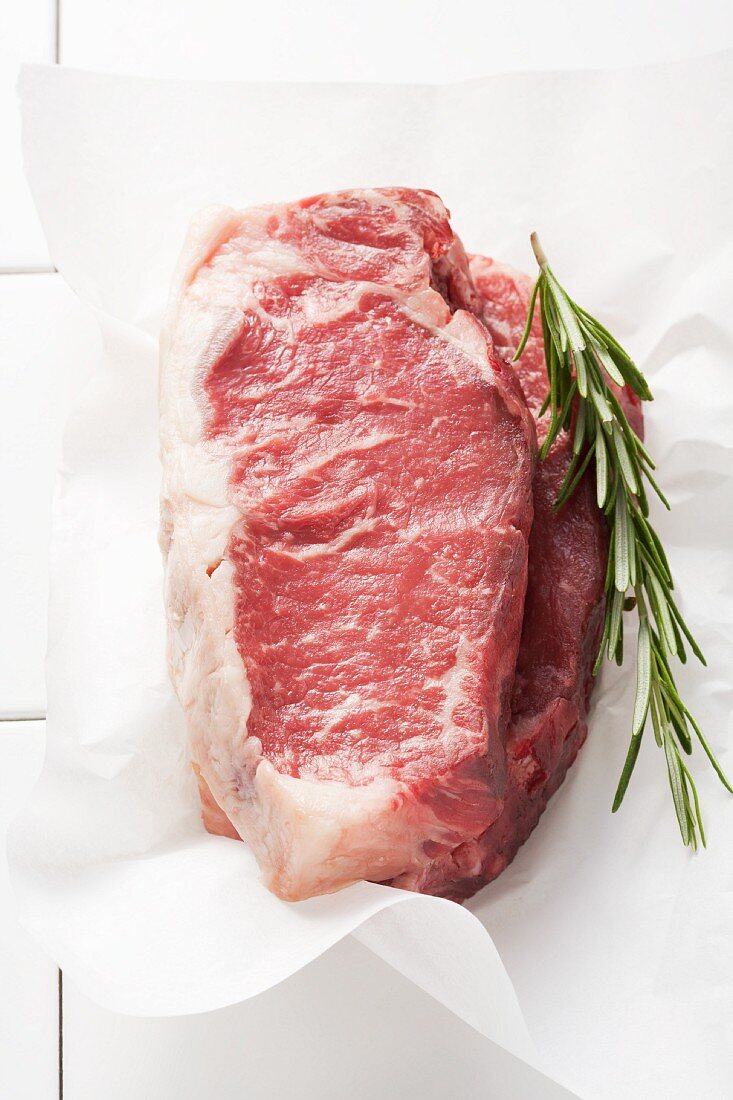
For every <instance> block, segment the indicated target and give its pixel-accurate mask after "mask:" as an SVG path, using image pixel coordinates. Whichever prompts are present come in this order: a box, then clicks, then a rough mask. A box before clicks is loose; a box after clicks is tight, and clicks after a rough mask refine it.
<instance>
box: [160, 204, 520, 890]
mask: <svg viewBox="0 0 733 1100" xmlns="http://www.w3.org/2000/svg"><path fill="white" fill-rule="evenodd" d="M465 306H469V307H473V308H476V299H475V295H474V292H473V289H472V286H471V280H470V277H469V275H468V269H467V262H466V258H465V255H464V253H463V250H462V248H461V246H460V243H459V242H458V241H457V239H456V237H455V236H454V235H453V233H452V230H451V228H450V225H449V222H448V217H447V213H446V211H445V209H444V207H443V205H442V203H441V202H440V200H439V199H438V198H437V197H436V196H434V195H432V194H431V193H429V192H423V191H407V190H396V189H391V190H374V191H352V192H344V193H340V194H331V195H322V196H318V197H316V198H312V199H308V200H305V201H303V202H299V203H294V204H291V205H283V206H268V207H261V208H257V209H254V210H250V211H247V212H245V213H236V212H234V211H232V210H222V209H219V210H215V211H212V212H209V213H208V214H206V215H205V216H204V217H202V218H201V219H200V220H199V221H198V223H196V224H195V225H194V227H193V228H192V230H191V233H190V236H189V239H188V242H187V244H186V247H185V250H184V254H183V257H182V259H181V263H180V267H179V271H178V275H177V279H176V283H175V287H174V292H173V295H172V299H171V305H170V308H169V313H168V318H167V324H166V329H165V333H164V337H163V341H162V378H161V441H162V455H163V464H164V496H163V508H162V527H161V541H162V545H163V549H164V553H165V555H166V606H167V614H168V620H169V663H170V670H171V675H172V679H173V683H174V685H175V688H176V690H177V693H178V696H179V698H180V701H181V703H182V706H183V709H184V712H185V715H186V719H187V723H188V729H189V735H190V743H191V752H192V757H193V762H194V766H195V768H196V770H197V773H198V774H199V777H200V786H201V791H202V801H203V806H204V812H205V817H206V822H207V825H208V826H209V827H210V828H211V829H212V831H216V832H227V833H229V834H230V835H237V834H238V835H240V836H241V837H242V838H244V839H245V840H246V841H247V843H248V844H249V845H250V846H251V847H252V849H253V851H254V853H255V855H256V857H257V859H258V862H259V865H260V868H261V871H262V875H263V878H264V881H265V882H266V884H267V885H268V886H269V887H270V889H272V890H274V891H275V892H276V893H278V894H279V895H280V896H281V897H283V898H288V899H297V898H304V897H308V896H311V895H314V894H319V893H323V892H326V891H331V890H335V889H338V888H340V887H342V886H345V885H347V884H348V883H350V882H353V881H355V880H358V879H364V878H366V879H375V880H382V881H383V880H387V879H390V878H393V877H395V876H401V875H417V876H419V875H420V874H421V872H422V870H423V869H424V868H425V867H428V866H432V865H433V863H434V861H435V859H436V857H439V856H441V855H443V854H446V853H451V852H453V851H454V849H456V847H458V846H465V844H466V842H470V841H471V840H472V839H474V838H479V837H480V836H482V835H483V834H485V833H486V830H487V829H488V828H489V826H491V825H492V823H494V822H495V821H496V820H497V819H498V818H499V817H500V815H501V814H502V810H503V809H504V798H505V787H506V771H505V741H504V739H505V727H506V722H507V719H508V714H509V699H510V692H511V686H512V680H513V674H514V666H515V662H516V656H517V649H518V645H519V638H520V633H521V622H522V610H523V604H524V593H525V587H526V569H527V541H528V535H529V529H530V524H531V517H532V493H531V479H532V468H533V452H534V447H535V439H534V428H533V425H532V421H531V418H530V416H529V414H528V411H527V408H526V405H525V403H524V401H523V400H522V397H521V393H520V392H519V391H518V388H517V387H516V383H515V381H514V379H513V376H512V374H511V372H510V371H509V370H508V369H507V368H506V366H505V365H504V364H503V363H502V362H501V361H500V360H499V359H497V357H496V355H495V354H494V351H493V348H492V344H491V341H490V339H489V338H488V335H487V332H486V329H485V328H484V326H483V325H482V324H481V323H480V322H479V321H478V320H477V319H476V317H475V316H473V315H471V313H469V312H466V310H465V309H464V308H461V307H465ZM452 311H453V312H452Z"/></svg>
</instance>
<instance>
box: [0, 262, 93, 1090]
mask: <svg viewBox="0 0 733 1100" xmlns="http://www.w3.org/2000/svg"><path fill="white" fill-rule="evenodd" d="M97 349H98V330H97V326H96V323H95V321H94V320H93V318H92V317H91V315H90V314H89V313H88V311H87V309H86V307H82V305H81V304H80V303H79V302H78V300H77V299H76V297H75V296H74V295H73V294H72V292H71V291H70V290H69V289H68V287H67V286H66V284H65V283H64V282H63V280H62V279H61V277H60V276H59V275H2V276H0V409H2V431H1V432H0V469H2V484H3V507H2V509H0V546H2V557H1V559H0V560H1V561H2V568H1V569H0V606H1V607H2V609H3V613H2V615H1V616H0V716H2V717H6V718H20V717H24V716H38V715H43V713H44V709H45V688H44V682H43V660H44V653H45V648H46V599H47V592H48V580H47V576H48V541H49V531H50V518H51V492H52V487H53V482H54V476H55V470H56V467H57V464H58V459H59V453H60V442H61V434H62V429H63V425H64V421H65V419H66V415H67V411H68V408H69V405H70V403H71V401H72V399H73V397H74V395H75V394H76V393H77V391H78V390H79V388H80V386H81V384H82V382H83V380H84V379H85V378H86V376H87V374H88V372H89V370H90V367H92V366H93V365H94V362H95V359H96V354H97ZM1 1095H2V1093H0V1096H1Z"/></svg>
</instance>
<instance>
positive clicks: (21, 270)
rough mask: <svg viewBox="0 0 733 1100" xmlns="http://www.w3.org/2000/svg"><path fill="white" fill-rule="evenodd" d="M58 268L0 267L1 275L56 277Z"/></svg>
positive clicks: (36, 266)
mask: <svg viewBox="0 0 733 1100" xmlns="http://www.w3.org/2000/svg"><path fill="white" fill-rule="evenodd" d="M58 270H59V269H58V268H57V267H54V266H53V265H52V264H37V265H35V264H27V265H26V266H21V267H0V276H2V275H57V274H58Z"/></svg>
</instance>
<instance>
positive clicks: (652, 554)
mask: <svg viewBox="0 0 733 1100" xmlns="http://www.w3.org/2000/svg"><path fill="white" fill-rule="evenodd" d="M531 242H532V250H533V252H534V254H535V258H536V260H537V263H538V265H539V275H538V277H537V281H536V283H535V285H534V289H533V291H532V297H531V299H530V304H529V312H528V316H527V323H526V325H525V329H524V333H523V335H522V339H521V341H520V344H519V347H518V348H517V350H516V353H515V355H514V359H515V360H517V359H519V357H520V356H521V354H522V352H523V351H524V348H525V346H526V344H527V340H528V338H529V334H530V330H531V328H532V320H533V317H534V312H535V307H536V305H537V303H538V302H539V309H540V318H541V321H542V335H543V343H544V351H545V363H546V366H547V376H548V381H549V385H550V391H549V394H548V398H547V401H546V402H545V405H544V406H543V408H542V410H541V412H542V413H544V412H545V411H549V423H548V429H547V436H546V437H545V440H544V442H543V444H542V446H541V448H540V460H544V459H545V458H546V457H547V455H548V454H549V452H550V448H551V447H552V445H553V443H554V442H555V440H556V439H557V437H558V435H559V434H560V432H563V431H565V432H568V431H570V430H571V429H572V432H573V436H572V444H573V445H572V456H571V459H570V464H569V466H568V469H567V473H566V475H565V479H564V481H563V484H562V486H561V488H560V491H559V493H558V496H557V500H556V502H555V507H556V508H561V507H562V506H563V505H564V504H565V503H566V502H567V500H569V498H570V497H571V496H572V494H573V493H574V491H575V489H576V488H577V486H578V484H579V483H580V481H581V479H582V477H583V475H584V473H585V471H586V469H588V467H589V466H590V464H591V462H593V464H594V468H595V483H596V499H597V501H598V507H599V508H600V509H601V510H602V511H603V514H604V515H605V517H606V521H607V523H608V528H609V542H608V547H609V549H608V562H607V568H606V584H605V591H606V613H605V620H604V626H603V635H602V638H601V645H600V648H599V650H598V655H597V658H596V662H595V666H594V668H593V675H594V676H595V675H596V674H597V673H598V671H599V669H600V666H601V664H602V662H603V658H604V655H605V656H607V657H608V658H609V659H611V660H615V661H616V662H617V663H618V664H621V662H622V660H623V637H624V612H629V611H631V610H635V611H636V617H637V623H638V625H637V631H638V644H637V657H636V697H635V700H634V710H633V716H632V723H631V740H630V743H629V748H628V752H627V755H626V761H625V763H624V766H623V770H622V772H621V778H620V779H619V783H618V787H617V789H616V795H615V797H614V800H613V811H614V813H615V811H616V810H618V808H619V806H620V805H621V803H622V801H623V798H624V795H625V794H626V790H627V788H628V785H629V780H630V778H631V774H632V772H633V770H634V765H635V764H636V760H637V757H638V754H639V748H640V746H641V740H642V736H643V734H644V730H645V729H646V727H647V724H648V722H649V720H650V719H651V725H652V729H653V731H654V738H655V741H656V743H657V745H658V746H659V747H660V748H661V749H663V750H664V759H665V763H666V768H667V778H668V780H669V786H670V790H671V792H672V800H673V802H674V808H675V813H676V815H677V822H678V824H679V828H680V833H681V834H682V840H683V842H684V843H685V844H686V845H689V846H691V847H692V848H696V847H697V843H698V832H699V837H700V840H701V842H702V844H703V845H704V844H705V830H704V828H703V822H702V816H701V814H700V805H699V801H698V795H697V790H696V788H695V782H694V780H693V778H692V775H691V773H690V771H689V769H688V767H687V765H686V764H685V762H684V760H683V755H685V756H689V755H690V753H691V752H692V745H693V735H694V736H695V737H696V738H697V740H698V741H699V742H700V745H701V746H702V748H703V750H704V752H705V754H706V755H707V757H708V759H709V761H710V763H711V764H712V766H713V768H714V770H715V772H716V773H717V775H718V777H719V779H720V781H721V783H723V785H724V786H725V787H726V788H727V790H729V791H730V792H731V793H732V794H733V787H731V785H730V783H729V782H728V780H727V778H726V776H725V775H724V773H723V770H722V768H721V767H720V764H719V763H718V761H717V760H716V758H715V755H714V754H713V752H712V749H711V748H710V746H709V745H708V743H707V741H706V740H705V737H704V736H703V734H702V732H701V730H700V727H699V726H698V724H697V722H696V721H695V719H694V718H693V717H692V715H691V714H690V712H689V710H688V709H687V707H686V706H685V704H684V702H683V701H682V698H681V697H680V694H679V692H678V690H677V686H676V684H675V680H674V674H673V671H672V662H673V659H674V658H676V659H678V660H680V661H682V662H684V661H686V660H687V652H686V648H685V644H687V645H689V647H690V649H691V650H692V652H693V653H694V655H695V656H696V657H697V659H698V660H699V661H701V662H702V664H705V658H704V657H703V655H702V653H701V651H700V649H699V647H698V645H697V643H696V642H695V640H694V638H693V636H692V634H691V632H690V630H689V628H688V626H687V624H686V623H685V621H684V619H683V618H682V615H681V613H680V611H679V609H678V607H677V604H676V603H675V601H674V598H673V597H672V589H673V587H674V585H673V581H672V574H671V572H670V568H669V562H668V561H667V556H666V554H665V552H664V548H663V547H662V543H661V541H660V539H659V536H658V535H657V533H656V531H655V530H654V528H653V527H652V525H651V523H650V522H649V503H648V497H647V487H649V488H651V489H652V491H653V492H654V493H656V495H657V496H658V497H659V499H660V500H661V501H662V503H663V504H664V506H665V507H666V508H669V504H668V502H667V500H666V499H665V497H664V494H663V493H662V491H661V489H660V488H659V486H658V485H657V483H656V481H655V479H654V477H653V476H652V472H651V471H652V470H653V469H654V463H653V461H652V459H651V456H650V455H649V452H648V451H647V450H646V448H645V447H644V444H643V443H642V441H641V440H640V439H639V437H638V436H637V435H636V433H635V431H634V429H633V428H632V427H631V424H630V423H629V421H628V418H627V417H626V414H625V412H624V409H623V405H622V403H621V401H620V400H619V397H618V391H614V388H613V384H615V385H616V387H621V386H624V385H626V386H627V387H628V388H629V389H630V390H632V391H633V392H634V393H635V394H636V395H637V396H638V397H639V398H641V400H642V401H650V400H651V399H652V394H651V392H650V390H649V387H648V385H647V383H646V380H645V378H644V376H643V374H642V373H641V371H640V370H639V369H638V368H637V367H636V366H635V364H634V363H633V361H632V360H631V358H630V357H629V356H628V355H627V353H626V352H625V351H624V350H623V348H622V347H621V345H620V344H619V343H618V341H617V340H615V339H614V338H613V336H611V334H610V333H609V332H608V331H607V330H606V329H605V328H604V327H603V325H602V324H600V322H599V321H597V320H596V319H595V318H594V317H592V316H591V314H590V313H587V312H586V310H584V309H581V307H580V306H579V305H577V303H576V302H574V301H573V299H572V298H570V296H569V295H568V294H567V292H566V291H565V290H564V289H563V287H562V286H561V284H560V283H559V282H558V279H557V277H556V276H555V274H554V272H553V270H552V268H551V267H550V265H549V263H548V260H547V256H546V255H545V253H544V251H543V249H542V246H541V244H540V242H539V239H538V237H537V234H536V233H533V234H532V237H531Z"/></svg>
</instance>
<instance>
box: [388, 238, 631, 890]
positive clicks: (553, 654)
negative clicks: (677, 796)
mask: <svg viewBox="0 0 733 1100" xmlns="http://www.w3.org/2000/svg"><path fill="white" fill-rule="evenodd" d="M470 271H471V276H472V278H473V282H474V286H475V289H476V291H477V292H478V294H479V295H480V298H481V305H480V307H479V310H478V312H479V315H480V316H481V317H482V319H483V321H484V323H485V324H486V326H487V328H488V330H489V332H490V333H491V336H492V338H493V340H494V345H495V347H496V349H497V352H498V353H499V354H500V355H502V356H504V357H506V359H507V360H509V359H510V358H511V356H512V355H513V354H514V351H515V350H516V348H517V346H518V344H519V340H520V337H521V334H522V331H523V329H524V323H525V320H526V316H527V309H528V306H529V297H530V294H531V291H532V280H531V279H530V278H529V277H528V276H526V275H523V274H521V273H519V272H517V271H514V270H512V269H510V268H508V267H505V266H504V265H501V264H498V263H496V262H495V261H493V260H490V259H485V258H484V257H482V256H473V257H471V261H470ZM514 368H515V370H516V373H517V377H518V379H519V382H520V384H521V386H522V390H523V392H524V395H525V397H526V400H527V404H528V405H529V407H530V409H531V410H532V411H533V413H535V414H537V413H538V412H539V409H540V408H541V406H542V403H543V401H544V399H545V395H546V393H547V374H546V369H545V361H544V352H543V347H542V329H541V325H540V321H539V311H536V313H535V319H534V323H533V327H532V333H531V336H530V339H529V342H528V344H527V347H526V350H525V351H524V353H523V355H522V357H521V359H520V360H519V361H518V362H517V363H516V364H514ZM616 392H617V393H618V395H619V397H620V399H621V401H622V402H623V404H624V406H625V410H626V413H627V416H628V417H629V419H630V421H631V423H632V426H633V427H634V429H635V430H636V431H637V432H638V433H639V435H641V434H642V431H643V421H642V414H641V407H640V404H639V401H638V399H637V398H636V397H635V396H634V394H633V393H631V391H628V390H624V391H623V392H621V391H618V390H616ZM546 431H547V417H543V418H542V419H541V420H540V421H539V422H538V436H539V440H540V442H541V441H542V440H543V439H544V438H545V435H546ZM570 457H571V445H570V439H569V437H568V436H567V435H565V434H563V435H562V436H560V437H559V438H558V439H557V440H556V441H555V443H554V445H553V447H552V449H551V451H550V454H549V456H548V458H547V460H546V461H545V462H544V463H541V464H538V466H537V468H536V470H535V475H534V483H533V492H534V523H533V526H532V533H531V537H530V548H529V580H528V585H527V597H526V603H525V610H524V623H523V627H522V641H521V645H520V649H519V656H518V659H517V668H516V676H515V681H514V689H513V694H512V706H511V710H512V714H511V721H510V724H509V729H508V733H507V776H508V778H507V787H506V791H505V801H504V808H503V810H502V813H501V815H500V816H499V818H498V819H497V821H496V822H495V823H493V824H492V825H491V826H490V827H489V828H488V829H487V830H486V832H485V833H484V834H483V835H482V836H481V837H480V838H479V839H478V840H477V841H469V842H468V843H467V844H465V845H463V846H462V847H459V848H458V849H456V850H455V851H453V852H451V853H450V854H445V855H442V856H440V857H438V858H437V859H436V860H434V861H433V863H432V864H431V865H430V866H428V867H425V868H423V869H422V870H421V871H420V872H418V873H417V874H412V875H404V876H401V877H400V878H399V879H397V880H396V882H395V885H398V886H404V887H407V888H409V889H414V890H420V891H422V892H425V893H432V894H440V895H442V896H445V897H450V898H453V899H455V900H463V899H465V898H467V897H470V896H471V895H472V894H474V893H475V892H476V891H477V890H478V889H480V887H481V886H483V885H485V884H486V883H487V882H489V881H491V879H493V878H496V876H497V875H498V874H500V873H501V871H503V870H504V868H505V867H506V865H507V864H508V863H509V862H510V861H511V860H512V859H513V858H514V856H515V855H516V853H517V850H518V849H519V847H520V846H521V845H522V844H523V843H524V841H525V840H526V839H527V837H528V836H529V834H530V833H531V831H532V829H533V828H534V827H535V825H536V824H537V822H538V820H539V818H540V815H541V814H542V811H543V810H544V808H545V806H546V805H547V802H548V800H549V798H550V797H551V795H552V794H553V793H554V792H555V791H556V790H557V788H558V787H559V786H560V784H561V783H562V781H563V779H564V778H565V774H566V772H567V770H568V768H569V767H570V765H571V764H572V763H573V761H574V759H575V757H576V755H577V752H578V750H579V748H580V746H581V745H582V744H583V741H584V740H585V737H586V733H587V714H588V706H589V703H590V697H591V692H592V689H593V684H594V681H593V678H592V676H591V670H592V667H593V663H594V661H595V657H596V653H597V652H598V645H599V644H600V637H601V633H602V629H603V616H604V611H605V600H604V594H603V582H604V577H605V563H606V550H607V532H606V524H605V520H604V519H603V516H602V515H601V513H600V512H599V511H598V508H597V505H596V501H595V483H594V480H593V477H592V476H591V475H590V474H589V475H588V476H587V477H586V478H585V479H584V480H583V481H582V482H581V484H580V486H579V487H578V490H577V491H576V493H575V494H574V496H573V497H572V498H571V500H570V501H569V502H568V504H567V505H566V506H565V507H564V508H563V509H562V511H560V512H559V513H557V512H555V510H554V508H553V504H554V501H555V498H556V496H557V493H558V490H559V488H560V485H561V484H562V481H563V478H564V476H565V471H566V470H567V467H568V463H569V461H570Z"/></svg>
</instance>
